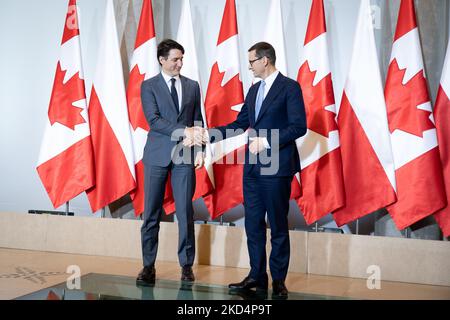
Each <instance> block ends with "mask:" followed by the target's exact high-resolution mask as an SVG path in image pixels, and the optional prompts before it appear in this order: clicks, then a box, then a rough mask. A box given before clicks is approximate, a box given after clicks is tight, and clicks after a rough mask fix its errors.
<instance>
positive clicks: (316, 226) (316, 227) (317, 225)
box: [314, 221, 319, 232]
mask: <svg viewBox="0 0 450 320" xmlns="http://www.w3.org/2000/svg"><path fill="white" fill-rule="evenodd" d="M314 229H315V232H318V231H319V224H318V223H317V221H316V223H314Z"/></svg>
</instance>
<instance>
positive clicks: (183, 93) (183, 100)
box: [178, 75, 188, 117]
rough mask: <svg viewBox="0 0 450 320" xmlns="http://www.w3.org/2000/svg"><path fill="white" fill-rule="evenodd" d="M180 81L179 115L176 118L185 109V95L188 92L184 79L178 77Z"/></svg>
mask: <svg viewBox="0 0 450 320" xmlns="http://www.w3.org/2000/svg"><path fill="white" fill-rule="evenodd" d="M180 81H181V109H180V113H179V114H178V117H180V115H181V113H183V111H184V107H185V105H186V101H187V99H186V95H187V92H188V88H187V80H186V78H185V77H183V76H181V75H180Z"/></svg>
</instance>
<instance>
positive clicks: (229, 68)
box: [204, 0, 247, 219]
mask: <svg viewBox="0 0 450 320" xmlns="http://www.w3.org/2000/svg"><path fill="white" fill-rule="evenodd" d="M239 70H240V64H239V45H238V28H237V16H236V4H235V1H234V0H227V1H226V3H225V8H224V13H223V17H222V22H221V26H220V32H219V36H218V41H217V48H216V61H215V63H214V65H213V66H212V69H211V74H210V78H209V83H208V89H207V92H206V98H205V113H206V121H207V126H208V127H209V128H211V127H216V126H221V125H225V124H228V123H230V122H232V121H234V120H235V119H236V117H237V115H238V113H239V111H240V110H241V108H242V105H243V102H244V92H243V88H242V82H241V80H240V75H239ZM246 143H247V134H246V133H244V134H241V135H238V136H236V137H233V138H230V139H225V140H222V141H220V142H217V143H214V144H212V145H210V146H208V148H211V150H210V152H207V159H206V161H205V167H206V171H207V173H208V177H209V178H210V179H211V183H212V185H213V186H214V190H213V191H212V193H210V194H209V195H207V196H205V197H204V201H205V204H206V207H207V208H208V211H209V213H210V215H211V217H212V219H215V218H217V217H219V216H220V215H222V214H223V213H225V212H226V211H228V210H229V209H232V208H234V207H235V206H237V205H239V204H241V203H243V201H244V200H243V191H242V175H243V162H242V161H238V160H239V159H243V155H242V154H243V153H242V152H243V150H244V148H245V145H246Z"/></svg>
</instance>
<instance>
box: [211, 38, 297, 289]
mask: <svg viewBox="0 0 450 320" xmlns="http://www.w3.org/2000/svg"><path fill="white" fill-rule="evenodd" d="M248 57H249V69H250V70H251V71H253V74H254V76H255V77H258V78H261V79H262V80H261V81H259V82H257V83H256V84H254V85H253V86H251V87H250V89H249V91H248V94H247V96H246V98H245V103H244V105H243V107H242V109H241V111H240V113H239V115H238V117H237V119H236V121H234V122H232V123H230V124H228V125H226V126H223V127H217V128H214V129H212V130H210V131H209V132H208V134H209V136H210V140H211V142H214V141H217V140H219V139H221V138H229V137H231V136H233V135H236V134H239V133H242V130H247V129H249V130H248V135H249V148H248V150H247V152H246V161H245V164H244V179H243V187H244V188H243V190H244V208H245V231H246V234H247V246H248V253H249V257H250V267H251V270H250V273H249V275H248V276H247V277H246V278H245V279H244V280H243V281H241V282H239V283H232V284H230V285H229V287H230V288H231V289H252V288H256V289H257V290H262V291H263V292H266V291H267V288H268V276H267V272H266V269H267V264H266V263H267V262H266V220H265V216H266V212H267V216H268V220H269V224H270V230H271V244H272V251H271V254H270V259H269V266H270V272H271V275H272V289H273V294H274V295H275V296H281V297H286V296H287V295H288V290H287V288H286V285H285V278H286V275H287V271H288V266H289V257H290V244H289V228H288V211H289V198H290V194H291V182H292V178H293V176H294V175H295V173H296V172H299V171H300V160H299V155H298V152H297V147H296V143H295V139H297V138H299V137H301V136H303V135H304V134H305V133H306V115H305V107H304V103H303V97H302V93H301V89H300V86H299V84H298V83H297V82H296V81H294V80H292V79H289V78H287V77H285V76H284V75H282V74H281V73H280V72H279V71H278V70H277V69H276V68H275V61H276V56H275V50H274V48H273V47H272V46H271V45H270V44H269V43H266V42H259V43H256V44H255V45H253V46H252V47H251V48H250V49H249V50H248ZM215 129H217V130H219V132H217V131H214V130H215ZM233 130H236V131H234V132H233ZM218 136H219V137H218ZM268 160H269V161H268Z"/></svg>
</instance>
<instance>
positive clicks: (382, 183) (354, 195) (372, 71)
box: [334, 0, 396, 226]
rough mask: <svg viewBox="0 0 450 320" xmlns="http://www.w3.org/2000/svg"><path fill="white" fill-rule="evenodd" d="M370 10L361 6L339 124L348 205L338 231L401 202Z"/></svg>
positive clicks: (365, 1) (339, 213)
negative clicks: (348, 224) (396, 192)
mask: <svg viewBox="0 0 450 320" xmlns="http://www.w3.org/2000/svg"><path fill="white" fill-rule="evenodd" d="M370 10H371V9H370V1H369V0H362V1H361V6H360V9H359V17H358V23H357V25H356V34H355V38H354V43H353V53H352V58H351V63H350V69H349V73H348V76H347V81H346V83H345V87H344V93H343V97H342V102H341V106H340V109H339V112H338V118H337V120H338V128H339V139H340V143H341V155H342V169H343V177H344V186H345V204H344V206H343V207H341V208H340V209H337V210H334V219H335V220H336V223H337V225H339V226H342V225H343V224H346V223H348V222H350V221H353V220H355V219H358V218H360V217H362V216H364V215H366V214H369V213H371V212H373V211H375V210H378V209H380V208H383V207H385V206H387V205H389V204H391V203H393V202H394V201H395V200H396V197H395V173H394V160H393V156H392V150H391V141H390V136H389V127H388V122H387V114H386V104H385V100H384V95H383V87H382V84H381V75H380V69H379V64H378V57H377V52H376V46H375V37H374V32H373V25H372V16H371V15H370Z"/></svg>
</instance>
